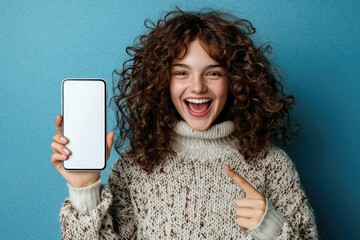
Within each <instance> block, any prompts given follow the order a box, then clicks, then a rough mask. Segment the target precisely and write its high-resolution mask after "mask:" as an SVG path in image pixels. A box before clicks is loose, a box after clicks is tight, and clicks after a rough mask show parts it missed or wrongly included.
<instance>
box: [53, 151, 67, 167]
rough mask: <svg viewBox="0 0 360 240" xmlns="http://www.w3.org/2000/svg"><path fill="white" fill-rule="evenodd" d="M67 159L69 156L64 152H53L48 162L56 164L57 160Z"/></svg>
mask: <svg viewBox="0 0 360 240" xmlns="http://www.w3.org/2000/svg"><path fill="white" fill-rule="evenodd" d="M67 159H69V157H68V156H66V155H64V154H61V153H54V154H53V155H52V156H51V158H50V162H51V163H52V165H54V166H57V165H58V164H59V162H63V161H66V160H67Z"/></svg>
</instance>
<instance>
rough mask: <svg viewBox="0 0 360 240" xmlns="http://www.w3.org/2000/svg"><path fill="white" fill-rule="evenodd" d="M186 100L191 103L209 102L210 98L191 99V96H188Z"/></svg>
mask: <svg viewBox="0 0 360 240" xmlns="http://www.w3.org/2000/svg"><path fill="white" fill-rule="evenodd" d="M186 101H187V102H191V103H196V104H200V103H206V102H210V101H211V99H192V98H188V99H186Z"/></svg>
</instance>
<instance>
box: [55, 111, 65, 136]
mask: <svg viewBox="0 0 360 240" xmlns="http://www.w3.org/2000/svg"><path fill="white" fill-rule="evenodd" d="M62 122H63V117H62V116H61V115H57V116H56V119H55V128H56V132H57V133H58V134H60V135H62V134H63V131H62Z"/></svg>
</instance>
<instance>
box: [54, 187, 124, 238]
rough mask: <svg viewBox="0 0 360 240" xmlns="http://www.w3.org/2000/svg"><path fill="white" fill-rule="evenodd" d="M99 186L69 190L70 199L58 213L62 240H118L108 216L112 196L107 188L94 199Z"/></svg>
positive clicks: (110, 218)
mask: <svg viewBox="0 0 360 240" xmlns="http://www.w3.org/2000/svg"><path fill="white" fill-rule="evenodd" d="M99 185H100V183H96V184H94V185H92V186H89V188H84V189H73V188H72V189H71V187H70V188H69V190H70V199H67V200H66V201H65V203H64V204H63V206H62V208H61V211H60V223H61V230H62V237H63V239H118V236H117V235H116V233H115V232H114V231H113V225H112V224H113V223H112V217H111V216H110V214H109V208H110V205H111V201H112V194H111V192H110V190H109V188H104V189H103V190H102V192H101V196H99V195H98V197H96V196H95V194H96V192H97V193H99V188H100V186H99ZM94 196H95V199H93V197H94Z"/></svg>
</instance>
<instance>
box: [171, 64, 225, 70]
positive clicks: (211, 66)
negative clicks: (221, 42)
mask: <svg viewBox="0 0 360 240" xmlns="http://www.w3.org/2000/svg"><path fill="white" fill-rule="evenodd" d="M171 67H183V68H188V69H191V67H190V66H189V65H186V64H183V63H175V64H173V65H171ZM217 67H220V68H222V67H223V66H221V65H220V64H210V65H207V66H206V67H205V69H211V68H217Z"/></svg>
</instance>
